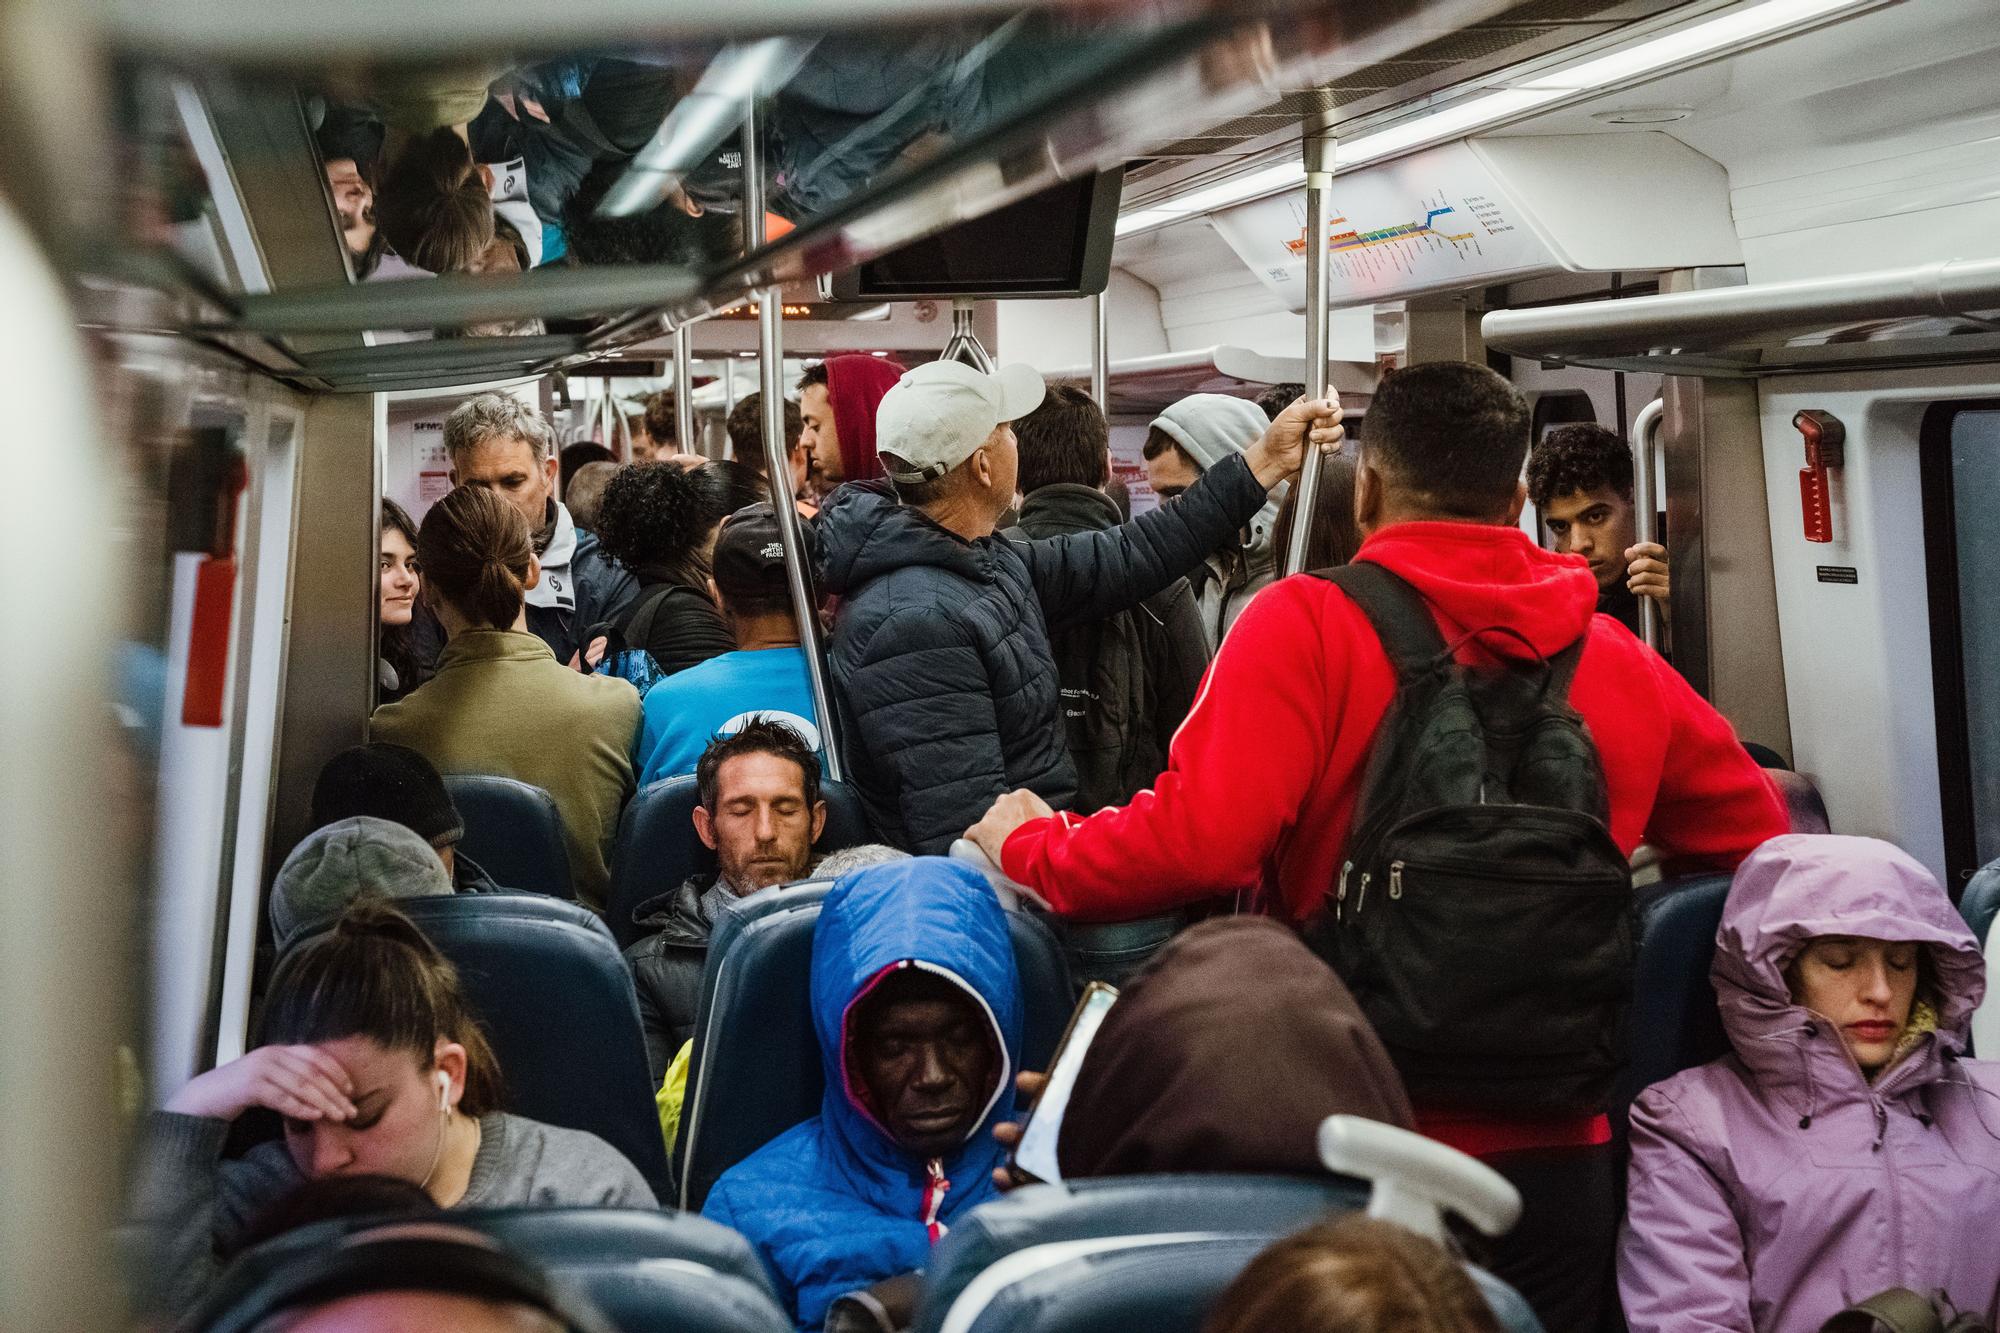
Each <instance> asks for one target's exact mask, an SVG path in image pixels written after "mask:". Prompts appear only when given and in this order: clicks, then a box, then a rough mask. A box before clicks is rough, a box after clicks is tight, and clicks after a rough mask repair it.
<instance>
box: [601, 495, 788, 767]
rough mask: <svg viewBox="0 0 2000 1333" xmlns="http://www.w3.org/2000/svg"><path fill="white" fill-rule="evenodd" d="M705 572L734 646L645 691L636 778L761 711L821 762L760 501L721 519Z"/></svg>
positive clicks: (777, 543) (682, 758) (769, 518)
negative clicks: (782, 725) (804, 744)
mask: <svg viewBox="0 0 2000 1333" xmlns="http://www.w3.org/2000/svg"><path fill="white" fill-rule="evenodd" d="M807 535H808V537H809V536H810V533H809V531H808V533H807ZM809 549H810V547H809ZM708 578H709V588H710V589H711V591H712V592H713V593H714V596H715V602H716V604H717V605H718V606H720V607H721V609H722V618H723V620H724V621H725V622H726V623H727V624H728V626H729V632H730V635H731V640H732V643H733V645H734V646H733V648H732V649H731V650H730V651H728V652H725V653H722V654H720V655H718V656H715V657H711V658H709V659H708V660H707V661H705V662H702V663H700V664H699V665H696V666H693V667H690V668H688V669H687V670H685V671H682V672H679V673H678V674H675V675H672V676H669V677H667V678H666V679H665V680H662V681H661V682H660V683H659V684H657V685H655V686H654V687H653V688H652V689H650V690H648V691H646V698H645V718H644V721H643V722H642V724H641V728H640V733H639V751H638V754H639V783H640V785H641V786H644V785H645V784H647V783H650V782H657V781H658V780H659V779H661V778H670V777H675V776H678V775H679V774H682V773H692V772H694V771H695V764H696V761H698V760H699V759H700V758H701V756H702V753H703V751H704V749H705V748H706V747H707V746H708V744H709V742H710V741H711V740H713V739H714V738H715V737H717V736H723V735H727V734H729V733H730V732H732V731H734V730H735V729H736V728H738V727H740V726H742V725H743V724H744V723H745V722H747V721H750V720H753V719H760V718H761V719H766V720H770V721H775V722H780V723H783V724H784V725H785V726H788V727H790V728H791V729H792V730H793V731H795V732H796V733H797V734H798V735H799V736H801V737H802V738H804V740H805V742H806V745H807V748H808V749H809V750H811V752H812V753H813V754H814V755H817V756H819V762H820V763H821V764H822V765H824V762H825V745H824V744H823V742H822V741H821V739H820V730H819V710H818V709H816V708H815V707H814V706H813V696H812V678H811V676H810V675H809V673H808V670H807V666H806V649H805V647H804V644H803V640H802V638H801V636H800V633H799V621H798V617H797V616H796V615H794V614H793V612H792V596H791V589H790V585H789V583H788V581H787V576H786V574H785V548H784V543H783V542H782V540H781V539H780V537H779V534H778V520H777V517H776V515H774V514H773V513H772V512H771V506H770V505H769V504H757V505H752V506H750V507H749V508H747V509H743V510H740V511H738V512H737V513H735V514H732V515H731V516H730V517H729V518H728V519H727V520H725V521H724V523H723V525H722V532H721V533H720V535H718V536H717V537H716V539H715V551H714V554H713V555H712V557H711V558H710V568H709V575H708Z"/></svg>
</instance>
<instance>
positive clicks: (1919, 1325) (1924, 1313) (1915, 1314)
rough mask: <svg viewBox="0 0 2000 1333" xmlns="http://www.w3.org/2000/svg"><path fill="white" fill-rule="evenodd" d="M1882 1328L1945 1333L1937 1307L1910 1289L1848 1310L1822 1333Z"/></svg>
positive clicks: (1894, 1332) (1910, 1332)
mask: <svg viewBox="0 0 2000 1333" xmlns="http://www.w3.org/2000/svg"><path fill="white" fill-rule="evenodd" d="M1878 1326H1879V1327H1881V1328H1886V1329H1888V1330H1889V1333H1944V1321H1943V1320H1942V1319H1940V1318H1939V1317H1938V1312H1937V1307H1936V1306H1934V1305H1932V1304H1931V1303H1930V1300H1929V1299H1928V1298H1926V1297H1923V1296H1919V1295H1918V1294H1917V1293H1916V1292H1914V1291H1911V1290H1910V1289H1909V1288H1908V1287H1891V1288H1890V1289H1889V1290H1887V1291H1885V1292H1881V1293H1880V1294H1878V1295H1874V1296H1870V1297H1869V1298H1868V1299H1867V1300H1865V1301H1862V1302H1861V1303H1860V1304H1859V1305H1850V1306H1848V1307H1847V1308H1846V1309H1845V1310H1842V1311H1841V1312H1840V1313H1839V1314H1837V1315H1835V1316H1834V1317H1833V1318H1831V1319H1829V1320H1827V1321H1826V1322H1825V1323H1824V1324H1821V1325H1820V1329H1819V1333H1875V1330H1876V1328H1877V1327H1878Z"/></svg>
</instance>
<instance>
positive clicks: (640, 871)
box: [604, 773, 875, 948]
mask: <svg viewBox="0 0 2000 1333" xmlns="http://www.w3.org/2000/svg"><path fill="white" fill-rule="evenodd" d="M820 793H821V796H822V797H823V798H824V799H825V801H826V827H825V828H824V829H823V830H821V832H820V835H819V841H818V842H817V843H815V844H814V847H815V848H816V849H817V850H818V851H819V852H821V853H825V852H832V851H838V850H839V849H841V848H842V847H858V846H860V845H861V844H862V843H865V842H870V841H873V839H874V836H875V835H874V834H873V833H872V832H870V830H869V827H868V816H867V815H866V813H864V812H863V810H862V808H861V798H860V797H859V796H858V795H856V794H855V792H854V789H853V788H851V787H848V786H846V785H844V784H842V783H838V782H826V783H822V784H821V785H820ZM700 802H701V793H700V791H699V790H698V789H697V788H696V786H695V780H694V775H693V774H692V773H690V774H686V775H684V776H681V777H677V778H661V779H660V780H659V781H658V782H653V783H648V784H647V785H646V786H645V788H643V789H642V790H641V791H640V792H639V794H638V795H636V796H634V797H633V798H632V800H631V801H630V803H628V804H627V805H626V807H625V814H624V816H623V817H622V818H621V819H620V820H619V821H618V844H617V846H616V847H615V848H614V849H613V851H612V854H611V886H610V888H609V889H607V890H606V892H605V906H604V919H605V921H606V922H608V923H609V924H610V926H611V933H612V934H613V935H614V936H616V937H617V939H618V946H619V947H620V948H624V947H626V946H628V945H630V944H631V943H632V942H633V941H634V940H636V939H638V938H639V936H640V934H641V933H642V932H641V931H640V929H639V927H638V926H637V925H636V924H635V923H634V922H633V920H632V909H633V908H635V907H637V906H639V904H641V903H643V902H645V901H646V900H647V899H648V898H652V897H655V896H657V895H659V894H662V893H665V892H666V891H667V890H669V889H671V888H675V887H676V886H678V885H679V884H681V883H682V882H683V881H685V880H686V879H688V877H689V876H691V875H699V874H706V873H708V872H710V871H713V870H714V869H715V853H714V852H712V851H710V850H709V849H708V848H707V847H705V846H703V845H702V841H701V839H700V838H699V837H697V836H696V835H695V831H694V808H695V806H696V805H698V804H700Z"/></svg>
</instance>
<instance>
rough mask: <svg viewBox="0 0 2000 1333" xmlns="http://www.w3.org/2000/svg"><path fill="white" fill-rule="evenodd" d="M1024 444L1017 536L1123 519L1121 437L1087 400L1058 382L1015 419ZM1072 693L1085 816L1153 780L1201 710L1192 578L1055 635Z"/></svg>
mask: <svg viewBox="0 0 2000 1333" xmlns="http://www.w3.org/2000/svg"><path fill="white" fill-rule="evenodd" d="M1014 434H1015V437H1016V440H1017V443H1018V446H1019V449H1020V455H1021V474H1020V480H1019V482H1018V483H1017V484H1018V487H1019V490H1020V492H1021V496H1022V499H1021V514H1020V518H1019V519H1017V520H1016V523H1015V526H1014V527H1012V528H1010V529H1008V530H1007V531H1006V532H1005V533H1004V534H1002V535H1004V536H1007V537H1010V538H1011V537H1026V538H1028V539H1030V540H1034V539H1037V538H1041V537H1059V536H1062V535H1063V534H1065V533H1072V532H1102V531H1104V530H1105V529H1107V528H1115V527H1117V526H1118V525H1119V524H1120V523H1121V522H1123V521H1124V519H1123V518H1122V517H1121V516H1120V515H1119V512H1118V506H1117V505H1116V504H1114V503H1112V501H1111V497H1110V496H1108V495H1106V494H1105V493H1104V485H1105V483H1106V482H1107V481H1109V480H1110V478H1111V452H1110V440H1111V433H1110V428H1109V426H1107V425H1106V423H1105V420H1104V413H1103V411H1102V410H1101V409H1099V407H1098V406H1097V404H1096V403H1094V402H1092V401H1091V400H1090V397H1089V395H1087V394H1085V393H1083V392H1082V391H1080V390H1077V389H1072V388H1070V387H1069V386H1067V385H1063V384H1053V385H1050V386H1049V391H1048V396H1047V397H1046V398H1044V399H1042V404H1041V406H1040V407H1037V408H1036V409H1035V410H1034V411H1032V412H1030V413H1028V415H1027V416H1025V417H1022V418H1021V419H1020V420H1019V421H1017V422H1015V423H1014ZM1049 647H1050V649H1051V650H1052V651H1053V652H1054V653H1055V659H1056V673H1057V676H1058V677H1059V680H1060V684H1061V686H1062V719H1063V727H1064V730H1065V732H1066V734H1067V736H1066V738H1067V741H1068V744H1069V757H1070V760H1071V762H1073V763H1074V764H1075V765H1076V803H1075V805H1074V806H1073V807H1072V808H1073V809H1075V810H1076V811H1077V813H1079V814H1086V815H1087V814H1089V813H1090V812H1091V811H1093V810H1101V809H1103V808H1104V807H1105V806H1107V805H1122V804H1123V803H1125V802H1126V801H1129V800H1131V799H1132V795H1133V793H1134V792H1137V791H1139V790H1141V789H1142V788H1145V787H1150V786H1152V785H1153V779H1154V778H1156V777H1158V776H1159V775H1160V770H1161V769H1163V768H1165V767H1166V766H1167V744H1168V742H1170V741H1172V740H1173V738H1174V730H1175V728H1177V727H1179V726H1180V724H1181V722H1182V721H1183V720H1184V719H1185V718H1186V717H1187V714H1188V709H1189V708H1192V707H1193V706H1194V696H1195V692H1196V691H1197V690H1199V689H1200V688H1201V677H1202V673H1203V672H1204V671H1206V670H1207V669H1208V641H1207V640H1206V639H1204V638H1203V637H1202V632H1201V612H1200V611H1199V610H1198V609H1197V608H1196V606H1195V601H1194V592H1193V591H1192V590H1191V589H1190V588H1189V587H1188V585H1187V580H1186V579H1175V580H1174V581H1173V582H1172V583H1170V584H1168V585H1167V586H1166V587H1165V588H1164V589H1162V590H1161V591H1159V592H1156V593H1154V594H1153V595H1152V596H1151V597H1148V598H1147V599H1146V600H1145V601H1143V602H1141V603H1139V605H1137V606H1135V607H1133V608H1132V609H1131V610H1129V611H1120V612H1117V613H1116V614H1114V615H1109V616H1106V617H1104V618H1103V619H1101V620H1094V621H1085V622H1083V623H1082V624H1077V625H1071V626H1069V627H1068V628H1066V629H1051V630H1050V631H1049Z"/></svg>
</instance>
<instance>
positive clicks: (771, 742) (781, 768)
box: [625, 691, 826, 1087]
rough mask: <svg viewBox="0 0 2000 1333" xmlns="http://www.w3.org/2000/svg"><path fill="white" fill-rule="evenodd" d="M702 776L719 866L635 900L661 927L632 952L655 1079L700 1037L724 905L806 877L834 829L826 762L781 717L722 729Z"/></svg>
mask: <svg viewBox="0 0 2000 1333" xmlns="http://www.w3.org/2000/svg"><path fill="white" fill-rule="evenodd" d="M655 693H658V691H655ZM695 774H696V777H695V783H696V786H697V787H698V788H699V789H700V792H701V804H699V805H697V806H696V807H695V808H694V831H695V834H696V836H698V837H699V838H700V839H701V841H702V845H703V846H705V847H708V848H709V849H710V850H712V851H713V852H714V853H715V864H716V869H715V873H714V874H709V875H696V876H694V877H693V878H692V879H689V880H688V881H687V882H686V883H684V884H680V885H678V886H676V887H675V888H672V889H669V890H668V891H667V892H665V893H663V894H660V895H659V896H658V897H656V898H648V899H647V900H646V901H645V902H642V903H640V904H639V905H638V906H637V907H636V908H634V909H633V910H632V917H633V920H634V921H635V922H636V923H637V924H639V925H641V926H645V927H647V928H648V929H650V930H652V931H653V934H651V935H648V936H647V937H646V938H645V939H642V940H640V941H638V942H637V943H636V944H634V945H632V946H631V947H630V948H629V949H627V950H626V951H625V961H626V962H627V963H629V964H631V967H632V973H633V977H634V979H635V980H636V981H637V982H638V987H639V1021H640V1025H641V1026H642V1027H643V1028H644V1029H645V1032H646V1060H647V1063H648V1064H649V1065H650V1066H651V1067H652V1071H653V1083H654V1085H655V1086H656V1087H657V1086H658V1085H659V1082H660V1080H661V1078H663V1077H664V1076H665V1075H666V1071H667V1063H668V1062H669V1061H671V1060H672V1059H673V1058H674V1052H675V1051H677V1050H679V1049H680V1047H681V1044H682V1043H683V1042H685V1041H687V1040H688V1038H690V1037H692V1036H693V1035H694V1015H695V1008H696V1006H697V1005H698V1004H699V1003H700V1002H701V973H702V968H703V966H704V965H705V963H706V960H707V958H708V933H709V929H710V927H711V926H713V925H714V924H715V914H716V912H717V911H719V910H720V909H721V907H722V905H723V904H724V903H726V902H728V901H729V900H730V899H732V898H742V897H745V896H747V895H749V894H752V893H755V892H757V890H759V889H768V888H770V887H771V886H772V885H774V884H785V883H789V882H790V881H792V880H795V879H798V878H800V877H801V876H803V875H804V874H805V873H806V866H807V864H808V863H809V862H810V861H811V860H812V845H813V843H814V842H816V841H817V840H818V839H819V835H820V831H821V830H822V829H824V828H825V827H826V802H825V801H822V800H821V799H820V797H819V764H818V763H817V762H815V761H814V759H813V755H812V752H811V751H810V750H808V749H807V748H806V746H805V743H804V742H803V741H801V740H800V739H799V734H798V733H797V732H796V731H794V730H792V729H791V728H790V727H788V726H786V725H785V724H784V723H782V722H776V721H768V720H765V719H761V718H760V719H753V720H751V721H750V722H747V723H745V724H744V725H743V726H742V727H741V728H739V729H738V730H736V731H733V732H731V733H730V734H729V735H727V736H722V737H718V738H717V739H716V740H715V741H713V742H712V743H710V745H709V747H708V748H707V749H706V750H704V751H702V755H701V762H700V764H699V765H698V766H697V767H696V769H695Z"/></svg>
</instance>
